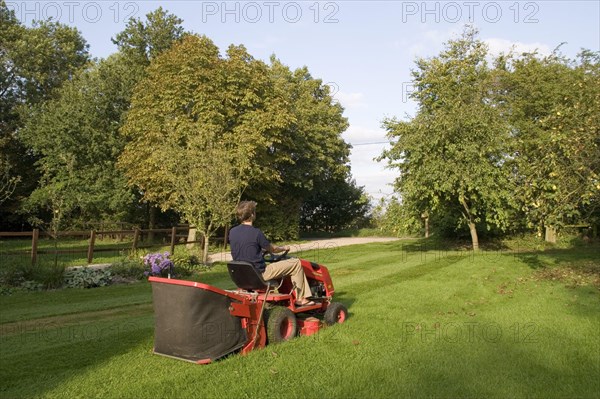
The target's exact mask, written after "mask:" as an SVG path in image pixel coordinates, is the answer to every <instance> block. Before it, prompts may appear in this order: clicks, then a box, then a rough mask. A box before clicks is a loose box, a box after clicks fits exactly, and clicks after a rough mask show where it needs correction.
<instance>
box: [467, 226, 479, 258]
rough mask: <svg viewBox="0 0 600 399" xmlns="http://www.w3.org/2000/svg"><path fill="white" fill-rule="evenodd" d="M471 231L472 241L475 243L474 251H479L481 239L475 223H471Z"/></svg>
mask: <svg viewBox="0 0 600 399" xmlns="http://www.w3.org/2000/svg"><path fill="white" fill-rule="evenodd" d="M469 230H470V231H471V241H472V242H473V251H474V252H476V251H479V237H478V236H477V227H476V226H475V223H473V222H469Z"/></svg>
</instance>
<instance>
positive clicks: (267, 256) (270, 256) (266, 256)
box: [263, 249, 290, 263]
mask: <svg viewBox="0 0 600 399" xmlns="http://www.w3.org/2000/svg"><path fill="white" fill-rule="evenodd" d="M288 252H290V250H289V249H287V250H285V251H284V252H282V253H281V254H279V255H275V254H274V253H273V252H271V251H264V252H263V260H264V261H265V262H269V263H272V262H278V261H280V260H282V259H285V257H286V256H287V254H288Z"/></svg>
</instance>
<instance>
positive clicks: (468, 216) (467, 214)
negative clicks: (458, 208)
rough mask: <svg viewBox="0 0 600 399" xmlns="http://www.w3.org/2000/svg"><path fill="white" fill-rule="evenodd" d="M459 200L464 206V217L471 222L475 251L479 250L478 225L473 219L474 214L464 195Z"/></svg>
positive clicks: (470, 229) (470, 227)
mask: <svg viewBox="0 0 600 399" xmlns="http://www.w3.org/2000/svg"><path fill="white" fill-rule="evenodd" d="M458 201H459V202H460V203H461V204H462V206H463V208H464V210H465V211H464V212H463V213H462V214H463V217H464V218H465V219H466V220H467V222H468V223H469V231H470V232H471V242H472V243H473V252H476V251H479V237H478V236H477V227H476V226H475V222H474V221H473V216H472V213H471V210H470V209H469V206H468V205H467V201H465V197H464V196H462V195H461V196H459V198H458Z"/></svg>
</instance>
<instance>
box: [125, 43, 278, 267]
mask: <svg viewBox="0 0 600 399" xmlns="http://www.w3.org/2000/svg"><path fill="white" fill-rule="evenodd" d="M268 85H269V81H268V74H267V66H266V65H265V64H264V63H262V62H260V61H256V60H254V59H253V58H252V57H251V56H250V55H249V54H247V52H246V51H245V49H244V48H243V47H234V46H232V47H230V48H229V49H228V51H227V58H221V57H220V56H219V49H218V48H217V47H216V46H215V45H214V44H213V43H212V41H210V40H209V39H208V38H206V37H199V36H195V35H189V36H186V37H185V38H184V39H182V40H181V41H180V42H179V43H177V44H176V45H174V46H173V48H172V49H171V50H169V51H167V52H165V53H164V54H163V55H160V56H158V57H156V58H155V59H153V61H152V62H151V64H150V66H149V68H148V70H147V76H146V77H145V78H144V79H143V80H142V81H141V82H140V83H139V85H138V86H137V87H136V90H135V94H134V98H133V101H132V105H131V109H130V111H129V113H128V115H127V121H126V123H125V125H124V126H123V129H122V131H123V133H124V134H125V136H126V137H127V140H128V144H127V145H126V147H125V150H124V152H123V154H122V156H121V158H120V161H119V164H120V166H121V168H122V169H123V170H124V172H125V174H126V175H127V177H128V178H129V182H130V184H132V185H135V186H137V187H138V188H139V189H140V190H141V191H142V192H143V195H144V199H146V200H150V201H154V202H156V203H157V204H159V205H160V206H161V208H162V209H163V210H166V209H173V210H175V211H177V212H178V213H179V214H180V215H181V216H182V218H183V219H184V221H186V222H188V223H190V224H191V225H193V226H195V227H196V228H198V230H199V231H200V232H201V233H202V234H203V236H204V238H205V243H206V244H205V248H204V251H205V252H204V261H206V260H207V251H208V245H207V243H208V240H209V238H210V237H211V235H212V234H214V232H215V231H216V229H217V228H219V227H221V226H223V225H224V224H226V223H227V222H229V221H230V219H231V215H232V213H233V210H234V209H235V206H236V204H237V202H238V201H239V198H240V196H241V193H242V191H243V190H244V189H245V188H246V186H247V185H248V184H250V183H251V182H252V181H258V180H260V181H269V180H273V179H275V176H273V175H272V174H271V173H269V171H268V168H267V167H265V165H261V164H259V163H256V162H253V161H254V160H255V159H256V158H257V157H260V154H261V152H264V151H265V148H267V147H268V144H269V143H268V142H267V139H266V136H268V135H267V134H266V133H265V132H267V131H269V130H271V129H273V128H274V127H276V126H277V123H278V119H277V115H276V114H274V113H273V112H269V104H268V103H267V102H266V100H265V98H267V96H266V93H267V92H268Z"/></svg>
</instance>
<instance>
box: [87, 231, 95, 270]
mask: <svg viewBox="0 0 600 399" xmlns="http://www.w3.org/2000/svg"><path fill="white" fill-rule="evenodd" d="M95 242H96V231H95V230H92V231H91V232H90V243H89V245H88V253H87V262H88V265H89V264H90V263H92V261H93V260H94V243H95Z"/></svg>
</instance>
